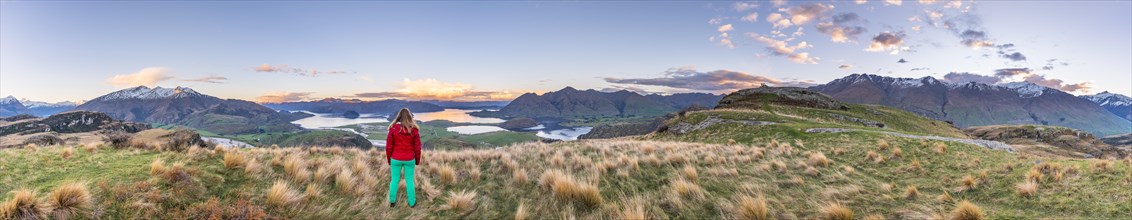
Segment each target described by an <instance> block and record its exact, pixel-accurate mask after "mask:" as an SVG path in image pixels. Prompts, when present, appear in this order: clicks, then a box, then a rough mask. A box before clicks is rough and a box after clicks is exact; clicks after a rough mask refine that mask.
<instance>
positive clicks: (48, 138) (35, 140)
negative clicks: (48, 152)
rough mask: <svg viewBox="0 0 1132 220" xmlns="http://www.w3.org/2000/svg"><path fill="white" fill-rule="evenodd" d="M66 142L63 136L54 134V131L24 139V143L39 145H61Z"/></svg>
mask: <svg viewBox="0 0 1132 220" xmlns="http://www.w3.org/2000/svg"><path fill="white" fill-rule="evenodd" d="M64 143H65V141H63V139H62V138H59V136H56V135H55V134H52V133H48V134H40V135H36V136H32V137H29V138H28V139H27V140H25V141H24V143H23V144H25V145H26V144H35V145H39V146H51V145H60V144H64Z"/></svg>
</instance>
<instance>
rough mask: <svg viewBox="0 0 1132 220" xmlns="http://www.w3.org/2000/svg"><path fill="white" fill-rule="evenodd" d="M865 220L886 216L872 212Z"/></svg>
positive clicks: (876, 219)
mask: <svg viewBox="0 0 1132 220" xmlns="http://www.w3.org/2000/svg"><path fill="white" fill-rule="evenodd" d="M864 220H884V216H883V215H880V214H872V215H869V216H865V218H864Z"/></svg>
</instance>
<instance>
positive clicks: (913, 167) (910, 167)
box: [897, 148, 924, 171]
mask: <svg viewBox="0 0 1132 220" xmlns="http://www.w3.org/2000/svg"><path fill="white" fill-rule="evenodd" d="M897 149H899V148H897ZM908 170H912V171H923V170H924V167H923V166H921V165H920V160H919V159H914V160H912V163H910V164H908Z"/></svg>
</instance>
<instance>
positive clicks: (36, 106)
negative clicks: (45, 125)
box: [20, 98, 79, 117]
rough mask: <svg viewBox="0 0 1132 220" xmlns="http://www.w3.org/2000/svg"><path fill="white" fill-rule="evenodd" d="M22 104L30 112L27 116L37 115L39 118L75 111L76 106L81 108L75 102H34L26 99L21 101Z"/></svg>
mask: <svg viewBox="0 0 1132 220" xmlns="http://www.w3.org/2000/svg"><path fill="white" fill-rule="evenodd" d="M20 103H23V104H24V106H25V107H27V109H28V111H29V112H28V113H27V114H31V115H35V116H39V117H47V116H51V115H54V114H56V113H60V112H65V111H70V110H71V109H74V108H75V106H79V104H77V103H75V102H71V101H64V102H56V103H50V102H41V101H32V100H28V99H26V98H24V99H20Z"/></svg>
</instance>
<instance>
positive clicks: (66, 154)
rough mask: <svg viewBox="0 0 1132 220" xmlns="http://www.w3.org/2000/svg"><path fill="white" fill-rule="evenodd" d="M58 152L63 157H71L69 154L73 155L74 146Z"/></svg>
mask: <svg viewBox="0 0 1132 220" xmlns="http://www.w3.org/2000/svg"><path fill="white" fill-rule="evenodd" d="M59 154H60V155H59V156H61V157H63V159H68V158H71V156H73V155H75V148H74V147H67V148H63V151H62V152H59Z"/></svg>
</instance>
